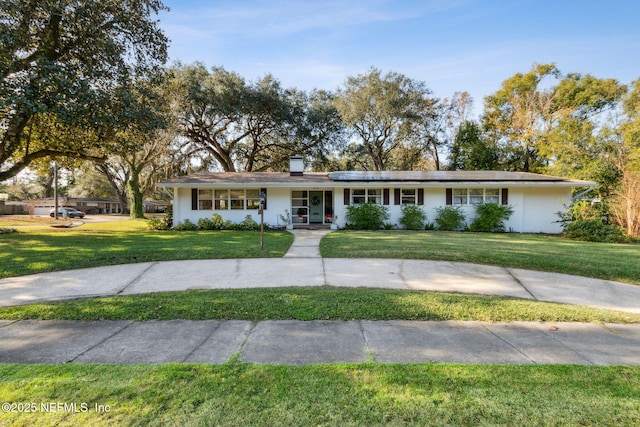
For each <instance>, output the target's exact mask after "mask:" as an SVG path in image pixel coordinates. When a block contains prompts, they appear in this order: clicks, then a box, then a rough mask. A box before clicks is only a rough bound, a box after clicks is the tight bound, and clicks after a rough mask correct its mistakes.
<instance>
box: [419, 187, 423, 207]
mask: <svg viewBox="0 0 640 427" xmlns="http://www.w3.org/2000/svg"><path fill="white" fill-rule="evenodd" d="M418 204H419V205H424V188H418Z"/></svg>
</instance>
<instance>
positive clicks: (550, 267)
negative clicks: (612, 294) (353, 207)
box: [320, 231, 640, 285]
mask: <svg viewBox="0 0 640 427" xmlns="http://www.w3.org/2000/svg"><path fill="white" fill-rule="evenodd" d="M320 253H321V254H322V256H323V257H328V258H405V259H428V260H442V261H461V262H471V263H477V264H490V265H499V266H504V267H515V268H524V269H530V270H540V271H551V272H556V273H566V274H576V275H580V276H587V277H595V278H599V279H607V280H616V281H621V282H626V283H632V284H636V285H640V262H639V260H640V245H639V244H609V243H593V242H580V241H574V240H568V239H565V238H562V237H558V236H544V235H533V234H512V233H503V234H496V233H454V232H413V231H369V232H367V231H339V232H334V233H330V234H328V235H327V236H325V237H324V238H323V239H322V241H321V242H320Z"/></svg>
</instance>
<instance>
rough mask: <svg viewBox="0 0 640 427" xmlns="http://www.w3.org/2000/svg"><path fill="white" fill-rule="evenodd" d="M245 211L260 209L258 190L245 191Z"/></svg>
mask: <svg viewBox="0 0 640 427" xmlns="http://www.w3.org/2000/svg"><path fill="white" fill-rule="evenodd" d="M246 200H247V209H260V190H246Z"/></svg>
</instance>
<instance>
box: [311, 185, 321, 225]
mask: <svg viewBox="0 0 640 427" xmlns="http://www.w3.org/2000/svg"><path fill="white" fill-rule="evenodd" d="M323 221H324V193H323V192H322V191H309V223H310V224H322V222H323Z"/></svg>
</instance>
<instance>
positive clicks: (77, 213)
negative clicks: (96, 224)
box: [49, 208, 84, 218]
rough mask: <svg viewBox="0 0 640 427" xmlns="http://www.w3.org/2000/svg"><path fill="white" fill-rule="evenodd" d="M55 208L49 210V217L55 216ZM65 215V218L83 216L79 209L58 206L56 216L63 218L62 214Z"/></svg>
mask: <svg viewBox="0 0 640 427" xmlns="http://www.w3.org/2000/svg"><path fill="white" fill-rule="evenodd" d="M55 214H56V210H55V209H51V210H50V211H49V216H50V217H52V218H53V217H54V216H56V215H55ZM65 214H66V216H67V218H84V212H82V211H79V210H77V209H73V208H58V218H64V216H65Z"/></svg>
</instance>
